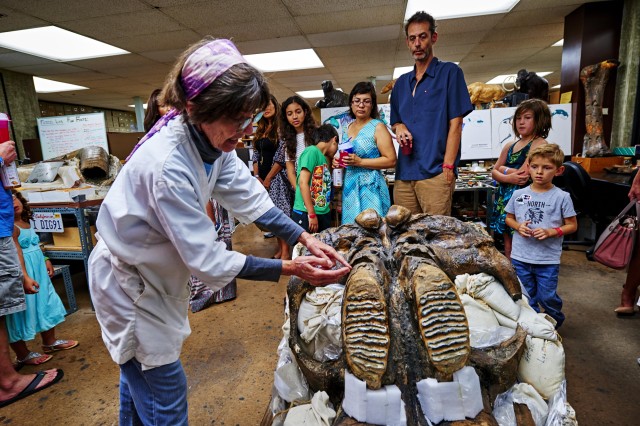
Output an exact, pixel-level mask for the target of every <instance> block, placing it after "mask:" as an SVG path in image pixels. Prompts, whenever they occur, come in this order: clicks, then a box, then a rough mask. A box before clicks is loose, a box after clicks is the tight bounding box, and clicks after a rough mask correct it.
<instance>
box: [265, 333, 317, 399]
mask: <svg viewBox="0 0 640 426" xmlns="http://www.w3.org/2000/svg"><path fill="white" fill-rule="evenodd" d="M273 385H274V386H275V388H276V389H277V391H278V395H280V397H281V398H282V399H284V400H285V401H288V402H292V401H305V400H308V399H309V385H308V384H307V379H305V378H304V376H303V375H302V372H301V371H300V368H299V367H298V363H297V362H296V360H295V358H294V356H293V354H292V353H291V349H289V345H288V342H287V340H286V339H285V338H283V339H282V340H281V341H280V345H278V365H277V367H276V371H275V373H274V378H273Z"/></svg>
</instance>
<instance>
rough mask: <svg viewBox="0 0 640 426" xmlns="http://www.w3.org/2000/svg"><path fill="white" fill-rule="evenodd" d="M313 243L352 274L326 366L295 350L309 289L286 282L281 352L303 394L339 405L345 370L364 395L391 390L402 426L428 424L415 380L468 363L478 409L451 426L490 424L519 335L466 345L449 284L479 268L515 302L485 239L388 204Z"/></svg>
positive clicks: (516, 290) (442, 376) (509, 273)
mask: <svg viewBox="0 0 640 426" xmlns="http://www.w3.org/2000/svg"><path fill="white" fill-rule="evenodd" d="M318 238H319V239H320V240H322V241H324V242H326V243H327V244H329V245H331V246H333V247H335V248H336V249H337V250H338V251H339V252H341V253H342V254H343V255H344V256H345V258H346V259H347V261H349V263H351V265H352V266H353V270H352V271H351V273H350V274H349V276H348V277H346V278H345V279H344V281H343V284H345V290H344V297H343V305H342V339H343V340H342V345H343V351H342V354H341V355H340V356H339V357H338V359H335V360H333V361H326V362H319V361H317V360H315V359H314V358H313V357H312V355H311V354H308V353H306V352H305V350H304V349H303V347H304V344H302V341H301V338H300V335H299V332H298V329H297V324H298V313H299V308H300V304H301V302H302V300H303V298H304V296H305V294H306V293H307V292H308V291H311V290H312V289H313V287H312V286H311V285H309V284H308V283H305V282H303V281H302V280H300V279H299V278H297V277H293V278H292V279H291V280H290V282H289V286H288V289H287V294H288V298H289V307H290V308H289V311H290V324H291V334H290V337H289V346H290V347H291V349H292V352H293V353H294V354H295V357H296V359H297V362H298V365H299V367H300V369H301V371H302V373H303V375H304V376H305V378H306V379H307V382H308V383H309V386H310V388H311V390H313V391H319V390H323V391H325V392H327V393H328V394H329V396H330V398H331V400H332V402H333V404H334V406H336V407H339V406H340V404H341V401H342V398H343V393H344V371H345V369H346V370H348V371H350V372H351V374H353V375H354V376H356V377H357V378H358V379H359V380H361V381H364V382H366V384H367V387H368V388H369V389H379V388H381V387H384V386H386V385H396V386H397V387H398V388H399V390H400V392H401V395H402V401H403V402H404V407H405V413H406V424H407V425H410V426H412V425H426V424H427V421H426V419H425V416H424V412H423V410H422V408H421V406H420V403H419V401H418V391H417V386H416V384H417V383H418V382H419V381H420V380H423V379H426V378H435V379H437V380H438V381H439V382H447V381H452V375H453V373H454V372H455V371H457V370H459V369H460V368H462V367H464V366H465V365H470V366H472V367H473V368H474V369H475V371H476V372H477V374H478V376H479V377H480V383H481V388H482V399H483V405H484V410H483V411H481V412H480V413H479V414H478V415H477V416H476V418H475V419H473V420H468V419H467V420H466V421H464V422H456V424H460V425H462V424H465V425H472V424H473V425H492V424H497V423H495V419H493V417H492V415H491V402H492V401H494V400H495V397H496V395H497V394H498V393H500V392H504V391H505V390H507V389H508V388H510V387H511V386H512V385H513V384H514V383H515V382H516V374H517V368H518V361H519V359H520V356H521V354H522V352H523V350H524V342H525V337H526V333H525V332H524V330H522V329H521V328H519V327H518V329H517V331H516V334H515V335H514V336H513V337H512V338H510V339H508V340H506V341H503V342H501V343H500V344H497V345H494V346H491V347H487V348H482V349H478V348H472V347H470V343H469V328H468V323H467V319H466V315H465V311H464V308H463V306H462V303H461V302H460V298H459V296H458V294H457V292H456V287H455V285H454V284H453V282H452V281H453V280H454V279H455V276H456V275H459V274H464V273H469V274H476V273H480V272H486V273H488V274H491V275H494V276H495V277H496V278H497V279H498V280H499V281H500V282H502V283H503V285H504V287H505V289H506V291H507V292H508V293H509V294H510V295H511V297H512V298H513V299H518V298H520V297H521V293H520V286H519V283H518V280H517V277H516V275H515V272H514V271H513V268H512V267H511V264H510V262H509V261H508V260H507V259H506V258H505V257H504V256H503V255H502V254H500V253H499V252H498V251H497V250H496V248H495V247H494V246H493V240H492V239H491V237H490V236H489V235H488V234H487V233H486V232H485V231H484V230H483V229H481V228H479V227H477V226H476V225H473V224H470V223H465V222H461V221H458V220H457V219H454V218H451V217H447V216H430V215H426V214H420V215H411V214H410V213H409V211H408V210H407V209H405V208H403V207H399V206H392V207H391V209H390V210H389V212H388V214H387V216H386V217H385V218H381V217H379V216H378V215H377V213H375V211H373V210H365V211H364V212H362V213H361V214H360V215H359V216H358V217H357V218H356V223H355V224H350V225H343V226H340V227H338V228H332V229H329V230H326V231H323V232H321V233H320V234H318ZM520 410H521V409H520ZM525 410H526V407H525ZM266 417H268V416H265V418H266ZM520 417H521V418H527V417H526V415H525V414H522V413H521V414H520ZM263 424H271V423H269V422H268V421H263ZM347 424H353V425H355V424H360V423H358V422H357V421H355V420H354V419H352V418H350V417H349V416H347V414H346V413H344V412H343V411H342V410H338V417H337V419H336V420H335V422H334V425H347Z"/></svg>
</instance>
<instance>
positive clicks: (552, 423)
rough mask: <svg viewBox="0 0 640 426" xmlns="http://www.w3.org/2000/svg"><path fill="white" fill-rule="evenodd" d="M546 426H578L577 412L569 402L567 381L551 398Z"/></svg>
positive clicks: (564, 381) (563, 382)
mask: <svg viewBox="0 0 640 426" xmlns="http://www.w3.org/2000/svg"><path fill="white" fill-rule="evenodd" d="M545 426H578V419H576V412H575V410H574V409H573V407H571V405H569V403H568V402H567V381H566V380H563V381H562V384H561V385H560V388H559V389H558V391H557V392H556V393H555V394H553V396H552V397H551V398H549V415H548V416H547V424H546V425H545Z"/></svg>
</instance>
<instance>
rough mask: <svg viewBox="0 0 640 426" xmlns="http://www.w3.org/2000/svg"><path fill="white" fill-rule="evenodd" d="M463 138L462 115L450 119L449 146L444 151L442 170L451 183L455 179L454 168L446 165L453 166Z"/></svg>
mask: <svg viewBox="0 0 640 426" xmlns="http://www.w3.org/2000/svg"><path fill="white" fill-rule="evenodd" d="M461 138H462V117H455V118H452V119H451V120H449V132H448V133H447V147H446V148H445V151H444V163H443V167H442V172H443V173H444V175H445V177H446V178H447V182H449V183H451V182H452V181H453V180H454V179H455V176H456V175H455V173H453V168H446V167H444V166H445V165H450V166H453V165H454V164H455V162H456V157H457V156H458V150H459V149H460V140H461Z"/></svg>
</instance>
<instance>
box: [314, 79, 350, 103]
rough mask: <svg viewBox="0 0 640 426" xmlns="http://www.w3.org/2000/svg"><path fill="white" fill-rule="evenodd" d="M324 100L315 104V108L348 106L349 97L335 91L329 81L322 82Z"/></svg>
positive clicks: (340, 91)
mask: <svg viewBox="0 0 640 426" xmlns="http://www.w3.org/2000/svg"><path fill="white" fill-rule="evenodd" d="M322 91H323V92H324V98H323V99H320V100H319V101H318V102H316V107H317V108H335V107H343V106H348V105H349V95H347V94H346V93H344V92H343V91H342V90H338V89H335V88H334V87H333V83H332V82H331V80H325V81H323V82H322Z"/></svg>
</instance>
